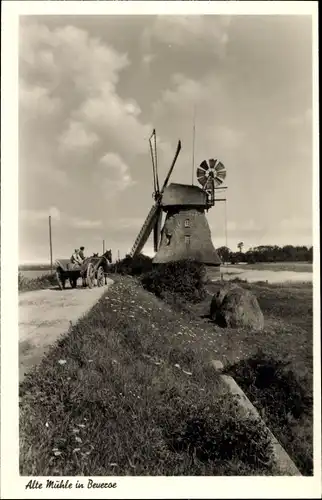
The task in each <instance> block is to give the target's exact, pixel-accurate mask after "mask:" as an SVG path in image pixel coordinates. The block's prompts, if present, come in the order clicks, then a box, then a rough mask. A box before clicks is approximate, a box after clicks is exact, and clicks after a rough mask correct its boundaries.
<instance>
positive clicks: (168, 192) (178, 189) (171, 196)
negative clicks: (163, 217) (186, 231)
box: [162, 183, 207, 207]
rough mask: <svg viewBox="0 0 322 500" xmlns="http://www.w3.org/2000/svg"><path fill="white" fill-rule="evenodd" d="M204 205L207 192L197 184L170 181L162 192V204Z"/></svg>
mask: <svg viewBox="0 0 322 500" xmlns="http://www.w3.org/2000/svg"><path fill="white" fill-rule="evenodd" d="M173 205H179V206H180V205H181V206H186V205H189V206H190V205H193V206H206V205H207V194H206V193H205V191H204V190H203V189H201V188H200V187H198V186H190V185H189V184H176V183H171V184H170V185H169V186H168V187H167V188H166V189H165V190H164V193H163V197H162V206H163V207H165V206H173Z"/></svg>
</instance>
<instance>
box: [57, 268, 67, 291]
mask: <svg viewBox="0 0 322 500" xmlns="http://www.w3.org/2000/svg"><path fill="white" fill-rule="evenodd" d="M56 279H57V283H58V286H59V288H60V289H61V290H64V288H65V282H66V280H65V278H63V277H62V275H61V273H60V272H59V271H58V269H57V271H56Z"/></svg>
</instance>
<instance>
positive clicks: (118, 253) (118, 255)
mask: <svg viewBox="0 0 322 500" xmlns="http://www.w3.org/2000/svg"><path fill="white" fill-rule="evenodd" d="M117 260H120V251H119V250H118V251H117Z"/></svg>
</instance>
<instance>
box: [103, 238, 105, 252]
mask: <svg viewBox="0 0 322 500" xmlns="http://www.w3.org/2000/svg"><path fill="white" fill-rule="evenodd" d="M104 253H105V240H103V254H104Z"/></svg>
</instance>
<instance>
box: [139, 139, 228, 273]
mask: <svg viewBox="0 0 322 500" xmlns="http://www.w3.org/2000/svg"><path fill="white" fill-rule="evenodd" d="M152 138H154V151H153V146H152V143H151V139H152ZM150 150H151V157H152V166H153V176H154V199H155V203H154V205H153V206H152V208H151V210H150V212H149V213H148V215H147V218H146V220H145V222H144V224H143V226H142V228H141V230H140V232H139V234H138V236H137V238H136V240H135V242H134V245H133V247H132V250H131V252H130V256H131V257H134V256H135V255H137V254H138V253H139V252H140V251H141V250H142V249H143V247H144V245H145V243H146V241H147V240H148V238H149V236H150V234H151V232H152V231H153V240H154V250H155V252H156V255H155V257H154V259H153V263H154V264H161V263H166V262H171V261H178V260H183V259H187V258H191V259H195V260H197V261H199V262H202V263H204V264H206V265H209V266H220V264H221V260H220V258H219V256H218V254H217V252H216V250H215V248H214V246H213V243H212V239H211V232H210V228H209V224H208V222H207V219H206V214H205V211H206V210H209V208H210V207H212V206H213V205H214V204H215V189H216V186H217V187H218V186H220V185H221V184H222V182H223V180H224V179H225V177H226V170H225V167H224V166H223V164H222V163H221V162H219V161H218V160H214V159H210V160H209V163H207V162H206V161H203V162H202V163H201V164H200V166H199V167H198V168H197V179H198V181H199V183H200V185H201V186H202V188H200V187H198V186H192V185H188V184H175V183H172V184H170V185H169V186H168V182H169V179H170V176H171V173H172V171H173V168H174V165H175V162H176V160H177V157H178V155H179V152H180V150H181V142H180V141H179V142H178V147H177V151H176V154H175V156H174V159H173V161H172V164H171V166H170V169H169V172H168V174H167V176H166V179H165V181H164V183H163V186H162V188H161V189H160V188H159V181H158V174H157V160H156V159H157V155H156V135H155V130H154V131H153V133H152V136H151V138H150ZM163 212H164V213H165V214H166V216H165V222H164V225H163V227H162V229H161V221H162V213H163Z"/></svg>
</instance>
